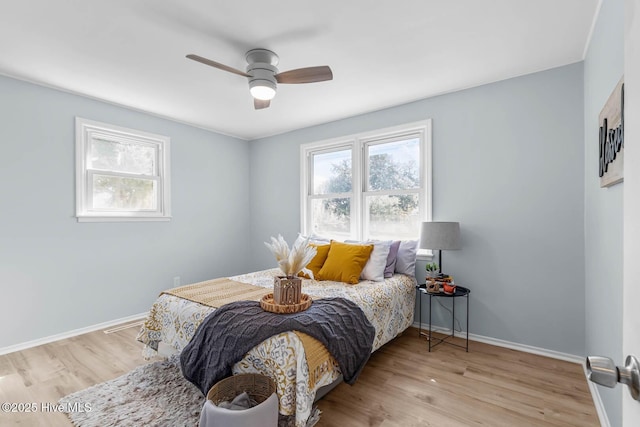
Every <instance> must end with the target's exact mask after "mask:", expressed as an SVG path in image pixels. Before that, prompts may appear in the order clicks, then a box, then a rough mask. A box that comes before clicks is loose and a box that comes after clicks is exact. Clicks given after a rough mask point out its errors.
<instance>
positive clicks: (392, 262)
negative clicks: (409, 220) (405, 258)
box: [384, 240, 400, 279]
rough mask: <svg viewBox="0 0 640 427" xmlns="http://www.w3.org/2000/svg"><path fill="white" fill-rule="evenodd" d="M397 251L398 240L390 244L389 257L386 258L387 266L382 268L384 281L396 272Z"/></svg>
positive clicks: (398, 247)
mask: <svg viewBox="0 0 640 427" xmlns="http://www.w3.org/2000/svg"><path fill="white" fill-rule="evenodd" d="M398 249H400V240H396V241H395V242H392V243H391V247H390V248H389V255H388V256H387V266H386V267H385V268H384V277H385V279H388V278H389V277H391V276H393V272H394V271H395V270H396V258H397V257H398Z"/></svg>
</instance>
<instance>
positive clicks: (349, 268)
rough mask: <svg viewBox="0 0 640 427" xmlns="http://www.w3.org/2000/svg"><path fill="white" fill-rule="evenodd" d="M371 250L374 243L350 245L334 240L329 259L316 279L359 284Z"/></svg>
mask: <svg viewBox="0 0 640 427" xmlns="http://www.w3.org/2000/svg"><path fill="white" fill-rule="evenodd" d="M371 251H373V245H350V244H348V243H340V242H336V241H334V240H332V241H331V246H330V248H329V255H327V260H326V261H325V262H324V265H323V266H322V268H321V269H320V271H319V272H318V276H317V277H316V279H318V280H333V281H335V282H345V283H351V284H352V285H355V284H357V283H358V282H360V274H361V273H362V269H363V268H364V266H365V265H366V264H367V261H368V260H369V256H370V255H371Z"/></svg>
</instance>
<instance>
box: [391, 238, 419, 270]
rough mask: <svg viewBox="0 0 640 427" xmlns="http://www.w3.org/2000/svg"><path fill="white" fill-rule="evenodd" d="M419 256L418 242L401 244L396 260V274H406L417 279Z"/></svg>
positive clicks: (409, 241)
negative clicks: (417, 257)
mask: <svg viewBox="0 0 640 427" xmlns="http://www.w3.org/2000/svg"><path fill="white" fill-rule="evenodd" d="M417 254H418V241H417V240H403V241H401V242H400V248H399V249H398V256H397V258H396V267H395V271H396V273H400V274H406V275H407V276H411V277H415V275H416V255H417Z"/></svg>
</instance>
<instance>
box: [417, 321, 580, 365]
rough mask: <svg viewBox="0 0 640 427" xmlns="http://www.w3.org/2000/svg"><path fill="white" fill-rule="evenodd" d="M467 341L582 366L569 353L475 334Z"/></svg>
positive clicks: (437, 329)
mask: <svg viewBox="0 0 640 427" xmlns="http://www.w3.org/2000/svg"><path fill="white" fill-rule="evenodd" d="M412 326H413V327H414V328H417V327H418V326H420V325H419V324H418V322H414V323H413V325H412ZM422 329H423V330H424V329H429V324H428V323H427V324H424V323H423V324H422ZM431 330H432V331H435V332H440V333H442V334H449V335H450V334H451V329H448V328H442V327H439V326H434V327H433V328H432V329H431ZM455 336H456V337H459V338H466V336H467V334H466V332H457V331H456V333H455ZM469 341H478V342H483V343H485V344H491V345H495V346H498V347H505V348H510V349H512V350H518V351H524V352H525V353H532V354H538V355H540V356H547V357H551V358H553V359H559V360H565V361H567V362H572V363H580V364H582V363H583V362H584V357H582V356H576V355H575V354H569V353H562V352H560V351H555V350H549V349H546V348H540V347H534V346H532V345H526V344H520V343H516V342H511V341H505V340H501V339H498V338H491V337H485V336H482V335H476V334H469Z"/></svg>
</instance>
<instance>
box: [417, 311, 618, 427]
mask: <svg viewBox="0 0 640 427" xmlns="http://www.w3.org/2000/svg"><path fill="white" fill-rule="evenodd" d="M412 326H413V327H414V328H417V327H419V326H420V324H419V323H418V322H414V323H413V325H412ZM422 329H423V330H424V329H427V330H428V329H429V324H424V323H423V324H422ZM431 330H432V331H435V332H440V333H442V334H448V335H451V329H448V328H442V327H439V326H434V327H433V328H432V329H431ZM454 335H455V336H456V337H459V338H463V339H464V338H466V336H467V334H466V332H457V331H456V332H455V334H454ZM469 341H478V342H483V343H485V344H491V345H495V346H498V347H505V348H510V349H512V350H518V351H524V352H525V353H533V354H538V355H540V356H547V357H551V358H553V359H559V360H564V361H567V362H573V363H579V364H580V365H582V369H583V371H584V376H585V379H586V380H587V385H588V386H589V391H590V392H591V397H592V399H593V404H594V406H595V407H596V412H597V413H598V419H599V420H600V425H601V426H602V427H611V424H610V423H609V418H608V417H607V411H606V410H605V408H604V404H603V403H602V398H601V397H600V392H599V391H598V387H597V386H596V385H595V384H594V383H592V382H591V381H589V379H588V376H587V367H586V365H585V358H584V357H582V356H576V355H575V354H569V353H562V352H560V351H555V350H548V349H546V348H540V347H534V346H531V345H526V344H520V343H514V342H510V341H505V340H500V339H497V338H491V337H485V336H482V335H476V334H469Z"/></svg>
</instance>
